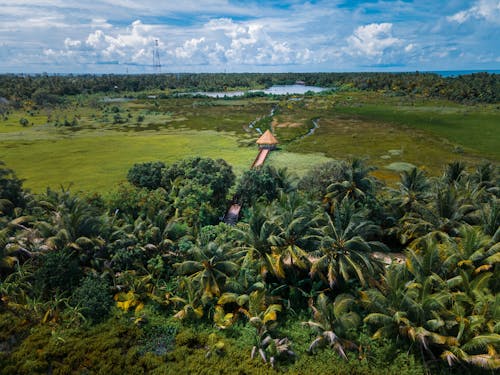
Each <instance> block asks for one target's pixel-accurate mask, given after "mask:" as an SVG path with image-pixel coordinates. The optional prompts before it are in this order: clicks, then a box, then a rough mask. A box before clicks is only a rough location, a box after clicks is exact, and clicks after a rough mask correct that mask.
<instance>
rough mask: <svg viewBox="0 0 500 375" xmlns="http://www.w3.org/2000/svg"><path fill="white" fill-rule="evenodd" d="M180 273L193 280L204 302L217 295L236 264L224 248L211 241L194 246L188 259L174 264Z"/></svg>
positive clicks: (236, 266)
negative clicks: (203, 244) (204, 244)
mask: <svg viewBox="0 0 500 375" xmlns="http://www.w3.org/2000/svg"><path fill="white" fill-rule="evenodd" d="M174 266H175V267H176V268H177V272H178V273H179V274H180V275H186V276H188V278H189V279H190V280H192V281H193V282H195V283H196V284H195V285H197V286H198V288H199V290H200V292H201V293H200V295H201V296H202V300H203V301H204V302H208V301H209V300H211V299H212V298H213V297H219V296H220V295H221V294H222V292H223V290H224V285H225V283H226V281H227V279H228V278H230V277H231V276H234V275H235V274H236V273H237V271H238V268H239V266H238V264H237V263H235V262H234V261H233V259H232V253H231V252H230V251H227V249H226V248H223V247H221V246H218V245H217V244H216V243H214V242H211V243H209V244H207V245H206V246H195V247H194V248H192V249H191V250H190V254H189V258H188V260H185V261H184V262H181V263H176V264H175V265H174Z"/></svg>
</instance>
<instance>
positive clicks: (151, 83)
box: [0, 72, 500, 105]
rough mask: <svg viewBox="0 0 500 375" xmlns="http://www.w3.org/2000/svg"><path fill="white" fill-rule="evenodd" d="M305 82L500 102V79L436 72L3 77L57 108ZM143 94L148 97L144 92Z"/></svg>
mask: <svg viewBox="0 0 500 375" xmlns="http://www.w3.org/2000/svg"><path fill="white" fill-rule="evenodd" d="M296 81H303V82H305V83H306V84H308V85H314V86H321V87H330V88H335V89H343V90H368V91H378V90H384V91H387V92H392V93H395V94H398V95H421V96H424V97H432V98H445V99H449V100H453V101H458V102H477V103H497V102H499V101H500V78H499V76H498V74H488V73H476V74H469V75H462V76H458V77H447V78H444V77H442V76H440V75H438V74H433V73H419V72H415V73H234V74H220V73H212V74H208V73H204V74H191V73H182V74H160V75H67V76H61V75H14V74H4V75H0V98H1V97H4V98H6V99H9V100H12V101H13V102H14V103H16V102H17V101H19V100H28V99H30V100H33V101H34V102H35V103H36V104H39V105H51V104H52V105H53V104H57V103H58V102H60V101H61V97H62V96H67V95H77V94H89V93H106V94H114V93H121V94H122V95H123V94H127V93H131V94H132V93H140V92H142V91H154V92H161V91H165V90H176V91H224V90H228V89H241V88H247V89H254V88H262V87H269V86H272V85H275V84H293V83H295V82H296ZM141 95H146V94H144V93H142V94H141Z"/></svg>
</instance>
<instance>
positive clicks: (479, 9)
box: [446, 0, 500, 24]
mask: <svg viewBox="0 0 500 375" xmlns="http://www.w3.org/2000/svg"><path fill="white" fill-rule="evenodd" d="M471 18H476V19H484V20H486V21H489V22H492V23H500V0H479V1H476V3H475V4H474V5H473V6H472V7H470V8H469V9H466V10H462V11H460V12H457V13H455V14H454V15H452V16H449V17H446V19H447V20H448V21H450V22H457V23H460V24H461V23H464V22H466V21H468V20H469V19H471Z"/></svg>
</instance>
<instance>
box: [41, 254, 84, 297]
mask: <svg viewBox="0 0 500 375" xmlns="http://www.w3.org/2000/svg"><path fill="white" fill-rule="evenodd" d="M81 277H82V270H81V269H80V267H79V264H78V259H77V257H76V256H75V255H74V254H73V252H70V251H68V250H62V251H52V252H50V253H48V254H46V255H44V256H43V257H42V258H41V264H40V266H39V268H38V269H37V270H36V271H35V274H34V278H35V282H34V285H35V286H36V287H37V289H38V292H39V293H40V295H41V296H42V298H44V299H49V298H50V297H53V296H54V295H56V294H59V295H71V293H72V292H73V290H74V289H75V288H76V287H77V286H78V284H79V281H80V279H81Z"/></svg>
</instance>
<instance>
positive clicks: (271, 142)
mask: <svg viewBox="0 0 500 375" xmlns="http://www.w3.org/2000/svg"><path fill="white" fill-rule="evenodd" d="M256 143H257V144H258V145H259V148H267V149H269V150H274V149H275V148H276V145H277V144H278V140H277V139H276V138H275V137H274V135H273V133H271V131H270V130H266V131H265V132H264V134H262V135H261V136H260V138H259V139H257V142H256Z"/></svg>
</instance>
